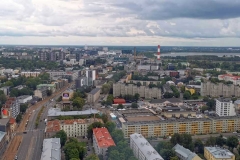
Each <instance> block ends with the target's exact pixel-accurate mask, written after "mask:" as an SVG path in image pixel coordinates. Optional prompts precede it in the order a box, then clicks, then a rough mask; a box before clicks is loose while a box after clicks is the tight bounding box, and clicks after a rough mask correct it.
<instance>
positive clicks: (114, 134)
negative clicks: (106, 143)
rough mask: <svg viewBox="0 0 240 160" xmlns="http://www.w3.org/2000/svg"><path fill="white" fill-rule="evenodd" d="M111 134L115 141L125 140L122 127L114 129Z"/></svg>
mask: <svg viewBox="0 0 240 160" xmlns="http://www.w3.org/2000/svg"><path fill="white" fill-rule="evenodd" d="M111 136H112V138H113V140H114V142H116V143H117V142H120V141H122V140H124V134H123V132H122V130H120V129H116V130H114V131H113V132H112V133H111Z"/></svg>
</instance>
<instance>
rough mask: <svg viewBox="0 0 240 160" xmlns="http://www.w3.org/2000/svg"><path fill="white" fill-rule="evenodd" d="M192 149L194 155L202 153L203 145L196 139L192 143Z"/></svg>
mask: <svg viewBox="0 0 240 160" xmlns="http://www.w3.org/2000/svg"><path fill="white" fill-rule="evenodd" d="M194 149H195V152H196V153H200V154H203V153H204V145H203V143H202V141H201V140H200V139H196V140H195V142H194Z"/></svg>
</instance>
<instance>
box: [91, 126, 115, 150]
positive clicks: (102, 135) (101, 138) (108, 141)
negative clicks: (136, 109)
mask: <svg viewBox="0 0 240 160" xmlns="http://www.w3.org/2000/svg"><path fill="white" fill-rule="evenodd" d="M93 135H94V136H95V138H96V141H97V144H98V146H99V147H100V148H108V147H110V146H116V145H115V143H114V141H113V139H112V137H111V135H110V133H109V132H108V130H107V128H105V127H103V128H94V129H93Z"/></svg>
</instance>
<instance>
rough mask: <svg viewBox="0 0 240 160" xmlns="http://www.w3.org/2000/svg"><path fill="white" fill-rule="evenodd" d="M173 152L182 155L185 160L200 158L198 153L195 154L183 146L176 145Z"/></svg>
mask: <svg viewBox="0 0 240 160" xmlns="http://www.w3.org/2000/svg"><path fill="white" fill-rule="evenodd" d="M173 150H175V152H176V153H178V154H180V155H181V156H182V157H184V159H185V160H192V159H193V158H194V157H195V156H198V155H197V154H196V153H193V152H192V151H190V150H189V149H186V148H184V147H183V146H181V145H179V144H176V145H175V146H174V147H173Z"/></svg>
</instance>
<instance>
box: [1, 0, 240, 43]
mask: <svg viewBox="0 0 240 160" xmlns="http://www.w3.org/2000/svg"><path fill="white" fill-rule="evenodd" d="M239 17H240V0H1V1H0V44H26V45H27V44H39V45H44V44H49V45H84V44H88V45H134V46H135V45H136V46H137V45H142V46H145V45H158V44H160V45H163V46H240V39H239V37H240V18H239Z"/></svg>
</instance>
